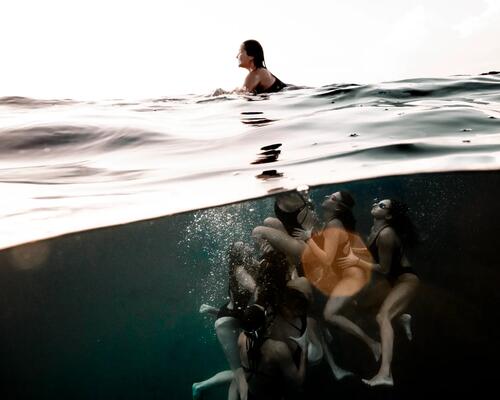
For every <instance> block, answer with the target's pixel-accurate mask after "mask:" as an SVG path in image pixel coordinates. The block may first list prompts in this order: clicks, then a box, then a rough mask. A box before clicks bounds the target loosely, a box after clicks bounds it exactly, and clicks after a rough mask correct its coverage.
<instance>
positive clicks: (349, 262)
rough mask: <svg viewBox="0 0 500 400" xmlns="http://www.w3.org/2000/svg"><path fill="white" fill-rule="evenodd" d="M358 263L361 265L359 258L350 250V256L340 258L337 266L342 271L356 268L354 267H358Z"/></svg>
mask: <svg viewBox="0 0 500 400" xmlns="http://www.w3.org/2000/svg"><path fill="white" fill-rule="evenodd" d="M358 263H359V257H356V256H355V255H354V253H353V252H352V250H350V249H349V254H348V255H347V256H345V257H340V258H339V259H338V260H337V266H338V267H339V268H340V269H344V268H349V267H354V266H356V265H358Z"/></svg>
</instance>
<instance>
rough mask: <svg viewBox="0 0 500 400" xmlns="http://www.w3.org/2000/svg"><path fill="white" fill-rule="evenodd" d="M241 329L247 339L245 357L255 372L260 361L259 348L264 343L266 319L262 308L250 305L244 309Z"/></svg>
mask: <svg viewBox="0 0 500 400" xmlns="http://www.w3.org/2000/svg"><path fill="white" fill-rule="evenodd" d="M241 328H242V329H243V332H244V333H245V336H246V337H247V357H248V363H249V367H250V369H252V370H257V368H258V365H259V361H260V356H261V352H260V348H261V347H262V344H263V343H264V341H265V333H266V329H267V318H266V311H265V309H264V307H262V306H260V305H258V304H252V305H251V306H249V307H247V308H246V309H245V312H244V313H243V318H242V319H241Z"/></svg>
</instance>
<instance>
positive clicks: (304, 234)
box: [293, 228, 312, 242]
mask: <svg viewBox="0 0 500 400" xmlns="http://www.w3.org/2000/svg"><path fill="white" fill-rule="evenodd" d="M311 236H312V229H300V228H295V229H294V230H293V237H294V238H295V239H298V240H303V241H304V242H307V241H308V240H309V239H311Z"/></svg>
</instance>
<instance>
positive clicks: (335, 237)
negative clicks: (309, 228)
mask: <svg viewBox="0 0 500 400" xmlns="http://www.w3.org/2000/svg"><path fill="white" fill-rule="evenodd" d="M342 228H343V226H342V223H341V222H337V221H332V222H330V223H329V224H328V226H327V228H326V229H325V230H324V232H323V237H324V238H325V249H324V250H322V249H320V248H319V246H318V245H317V244H316V242H315V241H314V240H312V239H309V240H307V242H306V243H307V245H308V246H309V247H310V249H311V250H312V252H313V254H314V255H315V256H316V257H318V259H319V261H320V262H321V264H323V265H324V266H326V267H328V266H330V265H332V263H333V260H335V256H336V255H337V251H338V246H339V243H340V240H341V235H342V233H345V232H344V231H343V229H342Z"/></svg>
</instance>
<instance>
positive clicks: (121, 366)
mask: <svg viewBox="0 0 500 400" xmlns="http://www.w3.org/2000/svg"><path fill="white" fill-rule="evenodd" d="M339 188H342V189H348V190H350V191H352V193H353V194H354V197H355V198H356V200H357V205H356V208H355V215H356V217H357V218H358V229H359V231H360V232H361V233H367V231H368V229H369V227H370V223H371V218H370V214H369V209H370V205H371V202H372V199H373V197H378V198H383V197H392V196H397V197H400V198H402V199H403V200H405V201H406V202H407V203H408V205H409V206H410V209H411V211H412V217H413V218H414V221H415V223H416V225H417V227H418V228H419V230H420V233H421V236H422V238H423V242H422V243H421V244H420V246H419V247H418V248H417V249H416V250H415V251H414V253H413V254H412V255H411V256H412V257H411V258H412V261H413V266H414V268H415V269H416V271H417V272H418V274H419V276H420V277H421V280H422V284H421V288H420V291H419V294H418V295H417V297H416V299H415V300H414V301H413V303H412V304H411V306H410V311H411V313H412V315H413V319H414V340H413V341H412V342H408V341H407V340H406V339H405V338H404V337H403V336H404V335H402V333H401V331H398V330H397V329H396V342H395V357H394V362H393V373H394V377H395V381H396V385H395V387H394V388H392V389H388V388H385V389H384V388H382V389H380V388H368V387H366V386H364V385H362V384H361V382H360V377H365V378H366V377H370V376H372V375H373V374H374V372H375V371H376V367H377V366H376V364H375V363H374V361H373V360H372V359H371V358H370V357H369V355H368V354H367V351H366V350H365V349H364V348H363V347H362V346H361V345H360V344H359V343H357V342H356V341H355V340H354V339H352V338H350V337H347V336H346V335H345V334H342V333H341V332H335V335H334V336H335V338H336V343H338V344H337V345H336V346H335V349H334V353H335V356H336V358H337V360H338V362H339V363H340V364H341V365H342V366H344V367H346V368H349V369H351V370H352V371H354V372H355V373H356V377H354V378H352V379H351V378H349V379H347V380H346V381H342V382H337V381H335V379H334V378H333V376H332V375H331V373H330V372H329V371H328V369H327V368H326V367H325V366H324V365H320V366H317V367H314V368H313V369H311V370H309V373H308V380H307V391H308V393H309V395H310V397H309V398H331V397H333V396H337V397H338V398H346V399H353V398H356V399H358V398H359V399H361V398H363V399H367V398H383V399H386V398H387V399H402V398H404V399H421V398H422V397H423V396H431V395H432V396H434V395H439V396H447V397H448V396H454V397H458V398H460V397H462V396H464V394H465V393H466V392H467V391H469V390H477V388H481V390H486V389H489V388H494V382H495V376H496V370H497V369H496V367H495V366H496V365H498V360H499V359H500V346H499V341H498V329H499V327H500V321H499V317H498V315H499V314H498V305H500V296H499V291H498V288H497V286H498V282H500V272H499V271H500V270H499V268H498V248H499V244H500V242H499V240H498V220H499V217H500V211H499V209H498V207H497V204H498V198H499V195H500V174H499V173H498V172H497V171H490V172H484V171H483V172H481V171H476V172H455V173H440V174H413V175H409V176H393V177H380V178H373V179H364V180H359V181H352V182H348V183H343V184H333V185H323V186H318V187H315V188H312V190H311V196H312V199H313V200H314V201H315V202H316V203H318V202H319V200H320V198H321V197H322V196H323V195H324V194H327V193H331V192H334V191H337V190H338V189H339ZM272 206H273V199H272V198H270V197H268V198H263V199H258V200H250V201H245V202H241V203H235V204H230V205H226V206H221V207H217V208H210V209H206V210H197V211H192V212H187V213H182V214H178V215H174V216H167V217H162V218H157V219H151V220H146V221H140V222H135V223H130V224H126V225H118V226H114V227H108V228H102V229H95V230H88V231H85V232H80V233H73V234H67V235H64V236H60V237H57V238H53V239H49V240H45V241H39V242H34V243H29V244H25V245H22V246H18V247H13V248H10V249H6V250H4V251H2V252H1V253H0V263H1V268H0V293H1V295H0V326H1V329H0V349H1V357H0V373H1V376H2V384H1V385H0V396H1V397H2V398H3V399H20V398H33V399H34V398H36V399H49V398H50V399H54V398H73V399H139V398H141V399H150V398H151V399H159V398H168V399H189V398H190V397H191V384H192V383H193V382H195V381H200V380H202V379H206V378H208V377H209V376H211V375H212V374H214V373H216V372H218V371H220V370H222V369H226V368H227V366H226V362H225V360H224V357H223V354H222V351H221V349H220V346H219V344H218V343H217V340H216V338H215V335H214V331H213V320H211V319H210V318H209V317H204V316H202V315H200V314H199V313H198V308H199V306H200V304H202V303H205V302H206V303H210V304H213V305H220V304H222V303H223V302H224V301H225V300H226V282H227V280H226V274H227V269H226V265H225V263H224V256H223V255H224V253H225V251H226V249H227V246H228V244H229V243H231V242H232V241H234V240H246V241H250V232H251V230H252V228H253V227H254V226H256V225H258V224H259V223H261V221H262V220H263V218H264V217H266V216H269V215H272V214H273V208H272ZM225 390H226V388H224V387H222V388H218V389H211V390H209V391H207V392H205V394H204V397H203V398H204V399H221V398H226V397H225V396H226V392H225Z"/></svg>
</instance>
